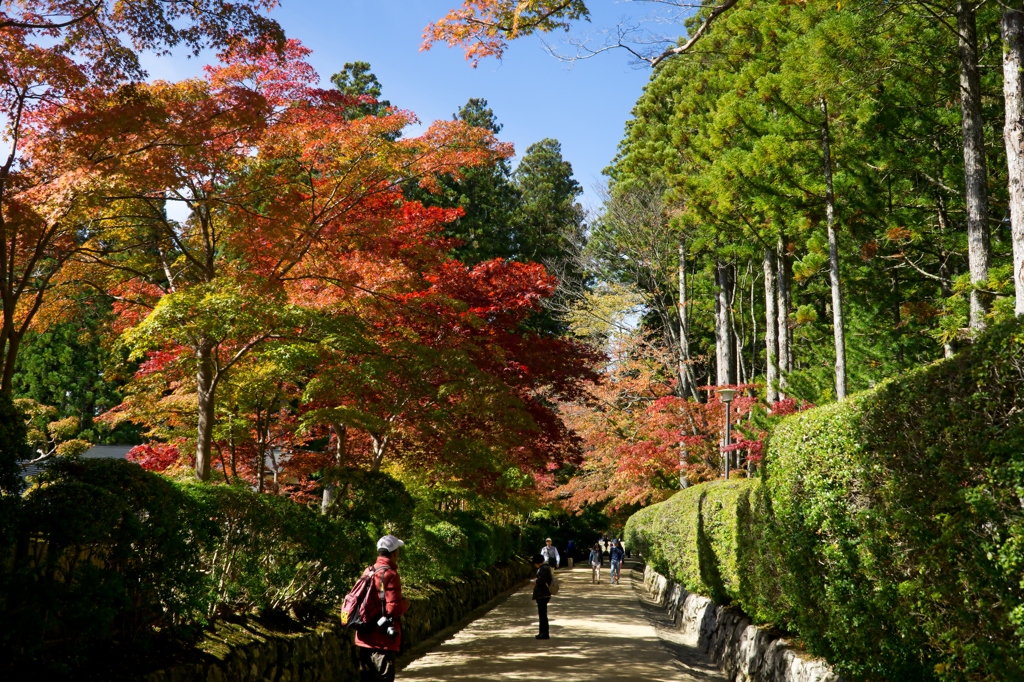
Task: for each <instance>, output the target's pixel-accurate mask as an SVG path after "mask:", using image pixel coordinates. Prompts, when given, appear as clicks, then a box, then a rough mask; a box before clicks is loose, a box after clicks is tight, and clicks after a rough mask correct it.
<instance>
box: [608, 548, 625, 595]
mask: <svg viewBox="0 0 1024 682" xmlns="http://www.w3.org/2000/svg"><path fill="white" fill-rule="evenodd" d="M610 554H611V560H612V569H611V574H612V577H611V582H612V583H614V584H616V585H618V584H619V572H620V571H621V570H622V560H623V559H624V558H625V557H626V553H625V552H623V551H622V545H620V544H619V541H618V540H614V541H613V542H612V549H611V553H610Z"/></svg>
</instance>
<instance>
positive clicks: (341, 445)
mask: <svg viewBox="0 0 1024 682" xmlns="http://www.w3.org/2000/svg"><path fill="white" fill-rule="evenodd" d="M331 430H332V431H334V439H335V442H334V467H335V468H336V469H340V468H341V467H342V465H343V464H344V462H345V446H346V439H347V438H348V428H347V427H346V426H345V425H343V424H331ZM337 497H338V487H337V485H336V484H335V482H334V481H332V480H328V482H327V484H326V485H324V495H323V500H322V501H321V502H320V513H322V514H326V513H327V510H328V509H330V507H331V505H332V504H334V500H335V499H337Z"/></svg>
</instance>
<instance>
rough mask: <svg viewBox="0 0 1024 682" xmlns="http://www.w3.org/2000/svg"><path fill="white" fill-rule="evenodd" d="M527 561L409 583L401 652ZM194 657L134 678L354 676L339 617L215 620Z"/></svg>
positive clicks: (489, 593) (463, 612)
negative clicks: (303, 621)
mask: <svg viewBox="0 0 1024 682" xmlns="http://www.w3.org/2000/svg"><path fill="white" fill-rule="evenodd" d="M532 570H533V567H532V566H531V565H530V564H528V563H526V562H514V563H509V564H506V565H502V566H496V567H494V568H491V569H489V570H486V571H479V572H477V573H474V574H471V575H468V576H465V577H463V578H460V579H458V580H455V581H452V582H450V583H445V584H439V585H428V586H416V587H410V588H409V589H407V590H406V594H405V596H406V597H408V598H409V600H410V601H411V602H412V604H411V605H410V607H409V610H408V612H406V614H405V616H403V618H402V651H403V652H404V651H407V650H409V649H411V648H413V647H415V646H416V645H417V644H419V643H421V642H423V641H424V640H426V639H429V638H430V637H431V636H433V635H435V634H437V633H438V632H440V631H441V630H444V629H445V628H446V627H448V626H450V625H452V624H453V623H456V622H458V621H459V620H461V619H462V618H465V617H466V616H467V615H469V614H470V613H471V612H472V611H473V610H474V609H476V608H478V607H480V606H483V605H484V604H486V603H487V602H489V601H491V600H492V599H494V598H495V597H497V596H498V595H500V594H502V593H503V592H506V591H507V590H510V589H512V588H513V587H515V586H516V585H518V584H519V583H521V582H523V581H524V580H526V578H528V577H529V576H530V575H531V574H532ZM198 649H199V656H198V658H199V660H198V661H197V662H195V663H190V664H186V665H179V666H176V667H174V668H170V669H167V670H159V671H156V672H152V673H149V674H146V675H143V676H141V677H138V678H136V679H137V680H139V682H250V681H257V680H258V681H261V682H262V681H264V680H265V681H267V682H350V681H351V682H354V681H356V680H358V679H359V671H358V668H357V665H356V647H355V645H354V644H353V643H352V634H351V633H350V632H348V631H347V630H345V629H344V628H343V627H342V626H341V623H340V620H339V619H337V618H332V619H331V620H330V621H328V622H324V623H318V624H316V625H313V626H309V627H303V626H300V625H299V624H297V623H288V624H283V625H278V626H276V627H275V626H272V625H270V624H268V623H265V622H263V621H259V620H257V619H248V620H246V621H244V622H239V623H231V622H220V623H217V624H215V625H214V626H213V627H212V628H211V629H210V631H209V633H208V634H207V635H206V637H205V638H204V640H203V641H202V642H200V643H199V645H198Z"/></svg>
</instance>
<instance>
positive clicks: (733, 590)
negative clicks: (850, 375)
mask: <svg viewBox="0 0 1024 682" xmlns="http://www.w3.org/2000/svg"><path fill="white" fill-rule="evenodd" d="M627 538H628V539H629V540H630V541H632V542H633V543H634V546H636V547H637V548H638V550H639V551H641V552H643V553H644V555H645V556H647V557H648V558H649V561H650V562H651V563H652V565H653V566H654V567H655V568H656V569H657V570H659V571H661V572H663V573H664V574H666V575H668V576H671V577H672V578H674V579H675V580H678V581H679V582H681V583H683V584H684V585H686V586H687V587H688V588H689V589H691V590H694V591H697V592H701V593H704V594H707V595H709V596H714V597H716V598H717V599H720V600H723V601H726V602H734V603H736V604H738V605H739V606H741V607H742V608H743V609H744V610H745V611H746V612H747V613H748V614H749V615H751V616H752V617H754V618H755V619H756V620H757V621H759V622H762V623H769V624H774V625H776V626H779V627H782V628H785V629H787V630H789V631H791V632H793V633H795V634H797V635H798V636H799V637H800V638H801V640H802V641H803V642H804V643H805V644H806V646H807V647H808V649H809V650H810V651H812V652H813V653H815V654H817V655H820V656H823V657H825V658H826V659H828V660H829V661H831V662H832V663H833V664H834V665H835V666H836V668H837V669H838V670H839V671H840V672H841V673H843V674H844V675H845V676H847V677H848V678H850V679H853V680H891V681H897V680H898V681H901V682H902V681H903V680H908V681H913V680H1021V679H1024V331H1022V329H1021V327H1020V326H1019V325H1009V326H1004V327H1000V328H998V329H994V330H992V331H991V332H989V333H988V334H986V335H984V336H982V337H981V338H980V339H979V340H978V341H976V342H975V343H974V344H973V345H972V346H970V347H969V348H967V349H965V350H964V351H963V352H961V353H960V354H959V355H958V356H956V357H955V358H953V359H951V360H947V361H944V362H941V363H937V364H935V365H932V366H930V367H926V368H923V369H921V370H919V371H915V372H913V373H911V374H909V375H907V376H905V377H902V378H900V379H899V380H896V381H892V382H890V383H887V384H885V385H882V386H880V387H879V388H877V389H874V390H872V391H869V392H867V393H864V394H861V395H859V396H856V397H854V398H853V399H851V400H848V401H846V402H844V403H841V404H834V405H829V406H826V407H823V408H818V409H815V410H811V411H809V412H807V413H804V414H801V415H796V416H794V417H791V418H789V419H787V420H785V421H783V422H782V423H781V424H780V425H779V426H778V427H777V429H776V430H775V432H774V433H773V435H772V439H771V444H770V447H769V449H768V455H767V458H766V468H765V477H764V480H763V482H759V481H749V482H739V483H737V482H734V481H731V482H729V483H716V484H709V485H704V486H698V487H696V488H693V489H689V490H685V491H682V492H680V493H679V494H678V495H676V496H675V497H673V498H672V499H671V500H669V501H667V502H665V503H662V504H661V505H657V506H655V507H651V508H648V509H645V510H643V511H642V512H640V513H639V514H637V515H635V516H634V517H633V518H632V519H630V522H629V525H628V527H627Z"/></svg>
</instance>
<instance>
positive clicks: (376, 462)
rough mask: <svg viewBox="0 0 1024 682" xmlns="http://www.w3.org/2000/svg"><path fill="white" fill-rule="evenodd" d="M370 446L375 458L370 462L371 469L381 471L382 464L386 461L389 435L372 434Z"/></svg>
mask: <svg viewBox="0 0 1024 682" xmlns="http://www.w3.org/2000/svg"><path fill="white" fill-rule="evenodd" d="M370 446H371V451H372V454H373V459H372V460H371V462H370V471H372V472H374V473H376V472H378V471H380V465H381V464H382V463H383V462H384V455H385V453H386V452H387V449H388V436H377V435H375V434H372V433H371V434H370Z"/></svg>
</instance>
